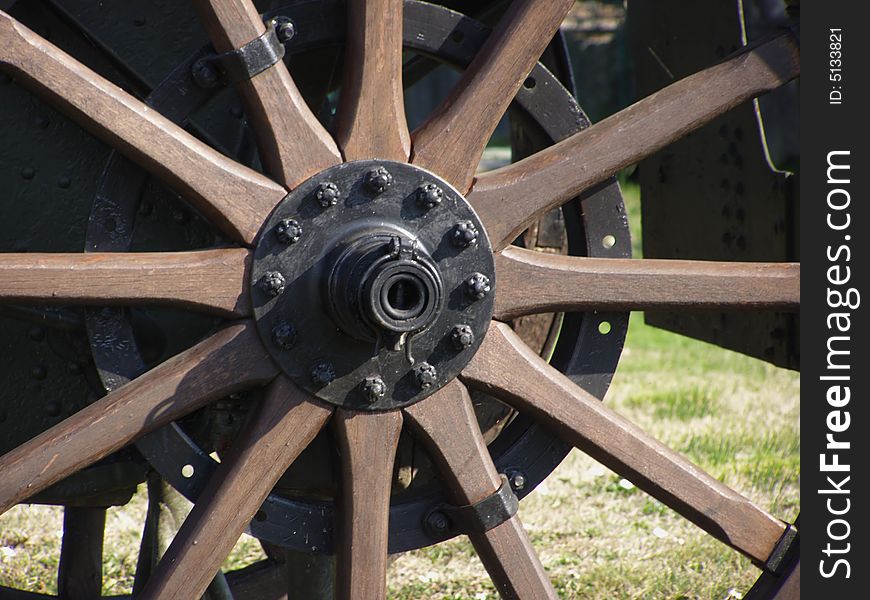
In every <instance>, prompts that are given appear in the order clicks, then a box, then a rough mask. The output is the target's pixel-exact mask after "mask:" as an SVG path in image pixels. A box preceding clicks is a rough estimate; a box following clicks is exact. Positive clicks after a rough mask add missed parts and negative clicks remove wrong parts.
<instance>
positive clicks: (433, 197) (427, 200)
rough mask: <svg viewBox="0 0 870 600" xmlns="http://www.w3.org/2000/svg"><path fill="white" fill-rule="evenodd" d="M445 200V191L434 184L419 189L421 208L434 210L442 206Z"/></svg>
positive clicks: (418, 195)
mask: <svg viewBox="0 0 870 600" xmlns="http://www.w3.org/2000/svg"><path fill="white" fill-rule="evenodd" d="M443 199H444V190H442V189H441V188H440V187H438V186H437V185H435V184H434V183H427V184H425V185H421V186H420V187H418V188H417V205H419V206H420V207H421V208H426V209H429V208H433V207H435V206H438V205H439V204H441V200H443Z"/></svg>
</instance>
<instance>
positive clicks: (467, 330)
mask: <svg viewBox="0 0 870 600" xmlns="http://www.w3.org/2000/svg"><path fill="white" fill-rule="evenodd" d="M450 339H451V341H452V342H453V347H454V348H456V349H457V350H465V349H466V348H468V347H469V346H471V344H473V343H474V331H472V330H471V327H469V326H468V325H457V326H455V327H454V328H453V331H452V332H451V334H450Z"/></svg>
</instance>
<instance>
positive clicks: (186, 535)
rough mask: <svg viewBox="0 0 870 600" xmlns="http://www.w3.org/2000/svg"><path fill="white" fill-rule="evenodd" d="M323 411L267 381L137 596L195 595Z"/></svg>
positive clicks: (326, 411) (299, 393)
mask: <svg viewBox="0 0 870 600" xmlns="http://www.w3.org/2000/svg"><path fill="white" fill-rule="evenodd" d="M331 415H332V408H330V407H327V406H326V405H324V404H322V403H320V402H318V401H317V400H315V399H313V398H312V397H311V396H310V394H308V393H307V392H305V391H303V390H301V389H299V388H298V387H296V386H295V385H294V384H293V383H292V382H291V381H290V380H289V379H287V378H286V377H284V376H280V377H278V378H277V379H276V380H275V381H273V382H272V384H271V386H270V387H269V390H268V391H267V393H266V397H265V398H264V399H263V400H262V402H261V403H260V405H259V406H257V407H255V408H254V413H253V415H252V417H251V418H250V419H249V421H248V423H247V424H246V425H245V428H244V429H243V430H242V432H241V433H240V434H239V437H238V438H237V439H236V440H235V442H234V443H233V446H232V448H231V449H230V452H229V453H228V455H227V456H225V457H223V460H222V461H221V464H220V466H219V467H218V469H217V471H216V472H215V473H214V475H212V477H211V479H210V480H209V482H208V485H207V486H206V488H205V489H204V490H203V491H202V494H200V498H199V500H198V501H197V502H196V505H195V506H194V507H193V510H192V511H191V512H190V514H189V515H188V517H187V518H186V519H185V521H184V524H183V525H182V526H181V529H180V530H179V531H178V534H176V536H175V538H174V539H173V540H172V544H171V545H170V546H169V549H168V550H167V551H166V554H164V556H163V558H162V559H161V561H160V563H159V565H158V567H157V570H156V572H155V573H154V574H153V575H152V576H151V579H150V581H149V583H148V585H147V586H146V588H145V590H144V591H143V592H142V595H141V596H140V598H142V599H143V600H144V599H155V600H156V599H158V598H160V599H162V600H168V599H173V598H174V599H176V600H182V599H187V598H199V597H200V596H202V594H203V593H204V592H205V590H206V588H207V587H208V585H209V583H210V582H211V581H212V579H213V578H214V575H215V573H216V572H217V571H218V569H219V568H220V566H221V563H222V562H223V561H224V559H225V558H226V556H227V555H228V554H229V552H230V550H232V548H233V545H234V544H235V543H236V541H237V540H238V539H239V536H240V535H241V534H242V531H243V530H244V528H245V527H246V526H247V525H248V523H250V521H251V519H253V517H254V514H255V513H256V512H257V509H259V508H260V506H261V505H262V503H263V501H264V500H265V499H266V496H267V495H268V494H269V492H270V491H271V490H272V488H273V487H274V486H275V483H276V482H277V481H278V479H279V478H280V477H281V475H283V473H284V472H285V471H286V470H287V468H288V467H289V466H290V464H291V463H292V462H293V461H294V460H296V457H297V456H299V453H300V452H302V450H304V449H305V448H306V447H307V446H308V444H310V443H311V440H313V439H314V437H315V436H316V435H317V433H318V432H319V431H320V430H321V429H322V428H323V425H324V424H325V423H326V421H327V420H328V419H329V417H330V416H331Z"/></svg>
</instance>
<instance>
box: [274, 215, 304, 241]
mask: <svg viewBox="0 0 870 600" xmlns="http://www.w3.org/2000/svg"><path fill="white" fill-rule="evenodd" d="M275 237H277V238H278V241H280V242H281V243H284V244H295V243H296V242H298V241H299V238H300V237H302V225H300V224H299V221H297V220H296V219H281V220H280V221H278V224H277V225H276V226H275Z"/></svg>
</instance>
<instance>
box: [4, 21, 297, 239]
mask: <svg viewBox="0 0 870 600" xmlns="http://www.w3.org/2000/svg"><path fill="white" fill-rule="evenodd" d="M0 69H3V70H11V71H12V73H13V74H14V75H15V76H16V78H17V79H18V80H19V81H20V82H21V83H22V84H23V85H24V86H25V87H27V88H30V89H31V90H32V91H34V92H36V93H39V94H41V95H42V96H44V97H45V98H46V99H47V100H48V101H49V102H50V103H51V104H52V105H53V106H55V107H56V108H58V109H60V110H63V111H65V112H66V113H67V114H68V115H69V116H70V117H71V118H73V119H74V120H76V121H77V122H78V123H79V124H80V125H82V126H83V127H85V128H86V129H88V130H89V131H90V132H91V133H93V134H94V135H96V136H97V137H99V138H101V139H102V140H103V141H105V142H106V143H108V144H109V145H111V146H112V147H114V148H116V149H118V150H119V151H121V152H122V153H124V154H125V155H126V156H128V157H129V158H131V159H132V160H133V161H135V162H136V163H138V164H139V165H140V166H141V167H143V168H144V169H146V170H148V171H149V172H151V173H152V174H154V175H156V176H157V177H159V178H160V179H162V180H163V181H164V182H166V183H167V184H168V185H170V186H171V187H173V188H174V189H175V191H177V192H178V193H180V194H181V195H182V196H184V197H185V199H187V200H188V201H189V202H190V203H191V205H193V206H194V208H196V209H197V210H198V211H200V212H201V213H202V214H203V215H204V216H205V217H207V218H208V219H209V220H210V221H211V222H212V223H214V224H215V225H216V226H218V227H219V228H220V229H221V230H222V231H223V232H224V233H226V234H227V235H228V236H230V237H231V238H232V239H234V240H237V241H243V242H250V241H252V240H253V239H254V237H255V236H256V234H257V231H258V230H259V229H260V226H261V225H262V222H263V219H264V218H265V217H266V215H268V213H269V212H270V211H271V210H272V208H273V207H274V206H275V204H277V203H278V201H280V200H281V198H283V197H284V195H285V194H286V191H285V190H284V188H282V187H281V186H280V185H278V184H276V183H275V182H273V181H271V180H270V179H268V178H266V177H264V176H262V175H260V174H259V173H256V172H255V171H252V170H251V169H248V168H247V167H244V166H242V165H239V164H237V163H235V162H233V161H232V160H230V159H229V158H227V157H226V156H223V155H222V154H220V153H218V152H217V151H215V150H213V149H212V148H210V147H208V146H207V145H206V144H204V143H203V142H201V141H199V140H197V139H196V138H194V137H193V136H191V135H190V134H188V133H187V132H185V131H184V130H182V129H181V128H179V127H178V126H177V125H175V124H174V123H172V122H171V121H169V120H168V119H166V118H164V117H163V116H161V115H160V114H159V113H157V112H155V111H154V110H153V109H151V108H149V107H148V106H146V105H144V104H142V103H141V102H139V101H138V100H136V99H135V98H133V97H132V96H130V95H129V94H127V93H126V92H124V91H123V90H121V89H120V88H118V87H117V86H115V85H114V84H112V83H110V82H109V81H106V80H105V79H103V78H102V77H100V76H99V75H97V74H96V73H94V72H93V71H91V70H90V69H88V68H87V67H85V66H84V65H82V64H80V63H79V62H77V61H76V60H75V59H73V58H72V57H70V56H69V55H68V54H65V53H64V52H63V51H61V50H60V49H58V48H56V47H55V46H53V45H51V44H50V43H48V42H47V41H45V40H44V39H42V38H41V37H39V36H38V35H36V34H35V33H33V32H32V31H30V30H29V29H27V28H26V27H24V26H23V25H21V24H20V23H18V22H17V21H15V20H14V19H12V17H10V16H9V15H7V14H6V13H4V12H2V11H0Z"/></svg>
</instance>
